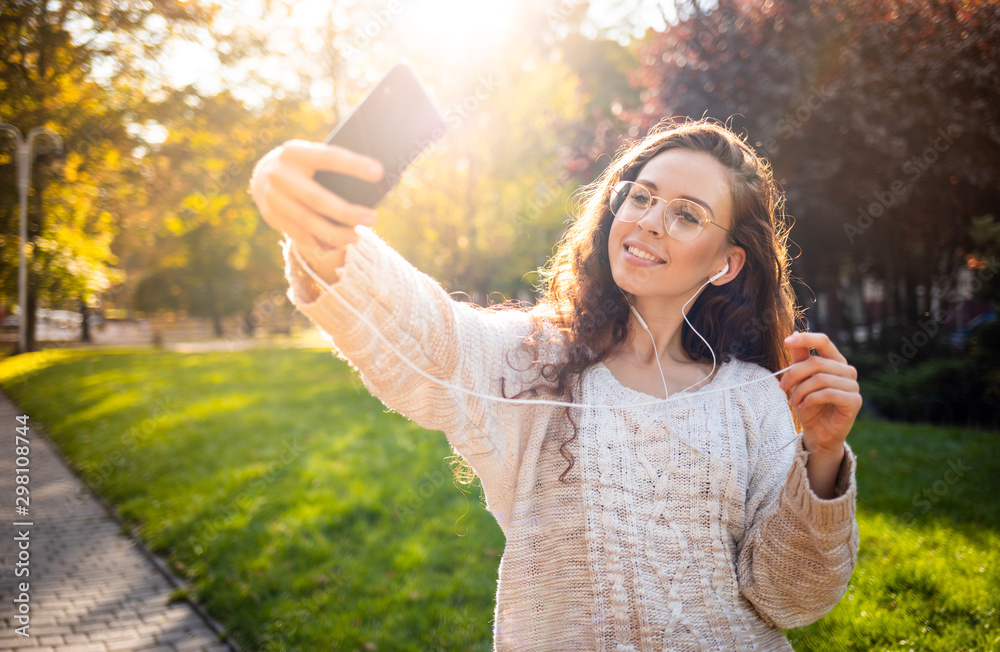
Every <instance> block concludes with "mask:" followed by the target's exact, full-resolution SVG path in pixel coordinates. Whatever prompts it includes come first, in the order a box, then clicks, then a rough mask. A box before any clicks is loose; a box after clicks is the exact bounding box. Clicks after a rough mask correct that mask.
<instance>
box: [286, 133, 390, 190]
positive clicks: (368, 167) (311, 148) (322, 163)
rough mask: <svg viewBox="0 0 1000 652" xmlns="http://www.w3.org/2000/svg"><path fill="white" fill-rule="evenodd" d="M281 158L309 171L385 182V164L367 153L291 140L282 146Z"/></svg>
mask: <svg viewBox="0 0 1000 652" xmlns="http://www.w3.org/2000/svg"><path fill="white" fill-rule="evenodd" d="M279 157H280V158H281V159H282V160H283V161H287V162H289V163H294V164H295V165H300V166H302V167H305V168H308V169H309V170H310V171H315V170H329V171H331V172H341V173H344V174H350V175H351V176H355V177H358V178H359V179H363V180H365V181H370V182H372V183H375V182H377V181H379V180H381V179H382V176H383V175H384V174H385V169H384V168H383V166H382V164H381V163H380V162H379V161H378V160H376V159H374V158H372V157H370V156H365V155H364V154H359V153H358V152H355V151H353V150H350V149H347V148H345V147H340V146H339V145H328V144H326V143H316V142H311V141H308V140H299V139H295V140H290V141H288V142H286V143H285V144H284V145H282V146H281V153H280V154H279Z"/></svg>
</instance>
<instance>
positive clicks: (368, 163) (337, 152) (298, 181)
mask: <svg viewBox="0 0 1000 652" xmlns="http://www.w3.org/2000/svg"><path fill="white" fill-rule="evenodd" d="M317 170H333V171H336V172H341V173H344V174H351V175H357V176H358V177H360V178H363V179H365V180H367V181H368V182H369V183H376V182H378V181H379V180H380V179H382V178H383V176H384V169H383V168H382V165H381V163H380V162H378V161H376V160H374V159H372V158H369V157H366V156H362V155H360V154H357V153H356V152H352V151H350V150H346V149H344V148H342V147H336V146H333V147H331V146H329V145H326V144H324V143H316V142H309V141H305V140H298V139H296V140H289V141H287V142H286V143H284V144H282V145H281V146H279V147H276V148H275V149H272V150H271V151H270V152H268V153H267V154H266V155H265V156H264V157H263V158H262V159H261V160H260V161H258V162H257V165H256V166H255V167H254V171H253V175H252V177H251V180H250V193H251V196H252V197H253V200H254V202H255V203H256V204H257V208H258V209H259V210H260V214H261V217H262V218H263V219H264V221H265V222H266V223H267V224H268V225H270V226H271V227H273V228H274V229H277V230H279V231H282V232H284V233H285V234H286V235H287V236H288V237H289V238H290V239H291V240H293V241H294V242H295V244H296V246H297V248H298V250H299V252H300V253H301V254H302V256H303V257H304V258H305V260H306V262H308V263H309V265H310V266H311V267H312V268H313V270H314V271H316V272H317V273H319V274H320V276H321V277H322V278H324V279H325V280H326V281H327V282H329V283H333V282H334V281H335V279H336V274H335V273H334V270H335V269H336V268H338V267H340V266H341V265H342V264H343V260H344V253H345V249H344V247H345V246H346V245H349V244H352V243H354V242H356V241H357V239H358V235H357V233H356V232H355V230H354V229H355V226H356V225H358V224H364V225H366V226H372V225H373V224H374V223H375V219H376V217H377V216H376V213H375V210H374V209H371V208H368V207H367V206H360V205H357V204H351V203H349V202H347V201H345V200H344V199H343V198H341V197H338V196H337V195H334V194H331V193H329V192H327V191H326V190H325V189H324V188H323V187H322V186H320V185H319V184H318V183H316V181H315V180H313V175H314V174H315V172H316V171H317Z"/></svg>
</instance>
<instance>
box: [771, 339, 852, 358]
mask: <svg viewBox="0 0 1000 652" xmlns="http://www.w3.org/2000/svg"><path fill="white" fill-rule="evenodd" d="M785 343H786V344H787V345H788V346H790V347H792V350H793V353H794V350H795V349H796V348H800V347H802V348H805V349H806V351H807V353H808V350H809V349H816V353H817V354H819V355H821V356H823V357H824V358H830V359H831V360H837V361H838V362H843V363H845V364H846V363H847V358H845V357H844V356H843V355H841V354H840V351H838V350H837V347H836V345H834V343H833V342H832V341H831V340H830V338H829V337H828V336H827V334H826V333H809V332H800V333H796V334H794V335H790V336H788V337H787V338H785Z"/></svg>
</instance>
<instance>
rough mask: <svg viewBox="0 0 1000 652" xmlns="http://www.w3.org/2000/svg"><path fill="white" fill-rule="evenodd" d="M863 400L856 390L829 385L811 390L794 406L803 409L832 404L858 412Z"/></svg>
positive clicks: (848, 411)
mask: <svg viewBox="0 0 1000 652" xmlns="http://www.w3.org/2000/svg"><path fill="white" fill-rule="evenodd" d="M862 402H863V400H862V398H861V394H858V393H856V392H845V391H843V390H840V389H835V388H832V387H827V388H825V389H820V390H817V391H815V392H810V393H809V394H807V395H806V396H805V397H803V399H802V401H801V402H800V403H799V404H798V405H793V406H792V407H797V408H799V409H803V408H807V407H814V406H817V405H824V404H831V405H834V406H836V407H837V408H841V411H842V412H845V413H850V412H854V413H855V414H857V413H858V412H860V411H861V404H862Z"/></svg>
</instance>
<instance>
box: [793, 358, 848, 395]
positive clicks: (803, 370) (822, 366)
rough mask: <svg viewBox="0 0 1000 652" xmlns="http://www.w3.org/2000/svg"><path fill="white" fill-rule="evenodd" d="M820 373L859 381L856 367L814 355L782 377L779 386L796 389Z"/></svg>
mask: <svg viewBox="0 0 1000 652" xmlns="http://www.w3.org/2000/svg"><path fill="white" fill-rule="evenodd" d="M819 372H826V373H828V374H831V375H837V376H841V377H843V378H850V379H857V377H858V376H857V370H856V369H855V368H854V367H852V366H850V365H845V364H843V363H841V362H837V361H836V360H831V359H830V358H824V357H821V356H818V355H814V356H807V357H806V358H805V359H803V360H802V361H800V362H796V363H795V364H793V365H792V366H791V367H790V368H789V369H788V371H786V372H785V373H784V374H783V375H782V376H781V380H780V381H778V385H779V386H780V387H781V389H788V388H789V387H795V385H796V384H797V383H801V382H802V381H804V380H805V379H807V378H809V376H812V375H813V374H816V373H819Z"/></svg>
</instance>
